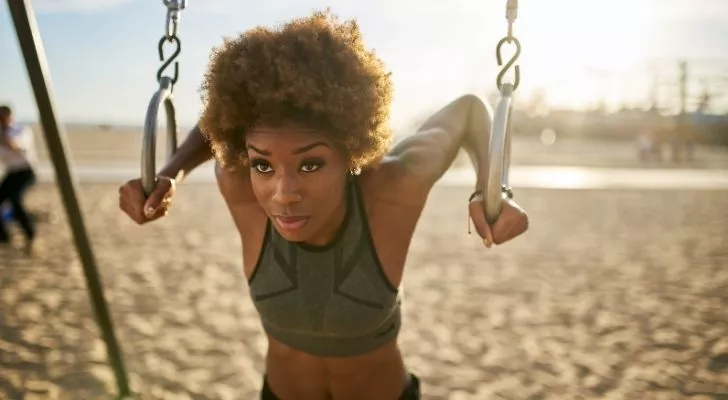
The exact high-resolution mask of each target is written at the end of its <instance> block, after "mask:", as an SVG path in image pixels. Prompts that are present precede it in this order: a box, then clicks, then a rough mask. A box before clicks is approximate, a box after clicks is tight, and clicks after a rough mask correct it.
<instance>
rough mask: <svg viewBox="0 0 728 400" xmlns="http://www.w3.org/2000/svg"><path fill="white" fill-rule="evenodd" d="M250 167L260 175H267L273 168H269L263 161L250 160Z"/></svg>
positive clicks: (266, 162)
mask: <svg viewBox="0 0 728 400" xmlns="http://www.w3.org/2000/svg"><path fill="white" fill-rule="evenodd" d="M250 166H251V167H253V169H255V170H256V171H257V172H258V173H261V174H269V173H271V172H273V168H271V166H270V163H268V161H265V160H252V161H251V162H250Z"/></svg>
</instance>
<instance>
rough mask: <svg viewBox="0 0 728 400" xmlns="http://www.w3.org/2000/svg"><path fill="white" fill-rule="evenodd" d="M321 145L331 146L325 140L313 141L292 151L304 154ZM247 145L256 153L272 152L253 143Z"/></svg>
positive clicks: (267, 153) (268, 153)
mask: <svg viewBox="0 0 728 400" xmlns="http://www.w3.org/2000/svg"><path fill="white" fill-rule="evenodd" d="M319 146H324V147H331V146H329V145H328V144H327V143H325V142H313V143H311V144H307V145H305V146H302V147H299V148H297V149H295V150H293V151H292V152H291V154H302V153H305V152H307V151H309V150H311V149H314V148H316V147H319ZM246 147H247V148H248V149H249V150H253V151H254V152H256V153H258V154H260V155H263V156H269V155H270V154H271V153H270V151H268V150H263V149H259V148H257V147H255V146H253V145H251V144H249V145H247V146H246Z"/></svg>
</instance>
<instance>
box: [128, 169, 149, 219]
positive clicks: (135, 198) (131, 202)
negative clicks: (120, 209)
mask: <svg viewBox="0 0 728 400" xmlns="http://www.w3.org/2000/svg"><path fill="white" fill-rule="evenodd" d="M122 196H123V197H124V198H125V199H126V202H127V204H128V206H129V211H130V212H131V213H132V214H133V215H134V220H135V221H137V222H139V223H141V221H143V219H144V213H143V209H142V208H143V206H144V202H145V201H146V200H147V199H146V198H145V196H144V188H142V184H141V181H139V180H138V179H137V180H134V181H131V182H129V183H128V184H127V186H126V189H125V191H124V194H123V195H122Z"/></svg>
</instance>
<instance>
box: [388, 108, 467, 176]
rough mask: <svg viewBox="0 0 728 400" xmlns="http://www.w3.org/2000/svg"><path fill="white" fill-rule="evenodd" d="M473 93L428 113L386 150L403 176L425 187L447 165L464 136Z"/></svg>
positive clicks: (390, 160)
mask: <svg viewBox="0 0 728 400" xmlns="http://www.w3.org/2000/svg"><path fill="white" fill-rule="evenodd" d="M473 97H474V96H470V95H467V96H463V97H460V98H458V99H456V100H455V101H453V102H451V103H450V104H448V105H446V106H445V107H443V108H442V109H441V110H439V111H438V112H436V113H435V114H433V115H432V116H431V117H429V118H428V119H427V120H426V121H425V123H424V124H422V126H421V127H420V128H419V129H418V130H417V132H416V133H414V134H413V135H411V136H409V137H407V138H405V139H403V140H402V141H400V142H399V143H397V145H395V146H394V147H393V148H392V150H391V151H390V152H389V154H388V158H389V161H388V162H389V163H392V164H395V165H396V167H397V169H398V170H399V171H401V173H402V174H404V175H405V176H406V178H407V179H408V180H410V181H412V182H413V183H416V184H420V185H424V186H425V188H426V189H427V190H429V188H430V187H431V186H432V185H434V184H435V182H436V181H437V180H439V179H440V178H441V177H442V175H443V174H444V173H445V172H446V171H447V170H448V169H449V168H450V165H451V164H452V162H453V160H454V159H455V157H456V156H457V153H458V151H459V150H460V146H461V144H462V142H463V139H464V137H465V136H466V131H467V129H468V121H469V115H470V108H471V105H472V103H473Z"/></svg>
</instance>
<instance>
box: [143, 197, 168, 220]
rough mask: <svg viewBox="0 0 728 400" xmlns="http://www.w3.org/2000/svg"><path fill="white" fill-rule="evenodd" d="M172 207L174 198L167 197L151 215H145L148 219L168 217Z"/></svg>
mask: <svg viewBox="0 0 728 400" xmlns="http://www.w3.org/2000/svg"><path fill="white" fill-rule="evenodd" d="M171 209H172V198H171V197H166V198H165V199H164V200H162V202H161V203H160V204H159V207H157V209H156V210H155V211H154V213H153V214H151V216H145V217H146V218H147V220H148V221H154V220H156V219H159V218H162V217H166V216H167V215H168V214H169V210H171Z"/></svg>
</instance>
